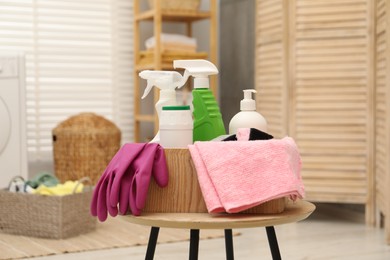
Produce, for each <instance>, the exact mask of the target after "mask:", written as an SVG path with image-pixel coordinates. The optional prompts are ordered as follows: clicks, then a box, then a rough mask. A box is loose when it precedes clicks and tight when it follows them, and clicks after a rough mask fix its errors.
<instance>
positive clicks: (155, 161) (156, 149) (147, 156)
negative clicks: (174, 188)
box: [129, 144, 168, 216]
mask: <svg viewBox="0 0 390 260" xmlns="http://www.w3.org/2000/svg"><path fill="white" fill-rule="evenodd" d="M133 166H134V167H135V169H136V171H135V175H134V178H133V181H132V185H131V190H130V198H129V199H130V209H131V212H132V214H133V215H136V216H138V215H140V214H141V210H142V209H143V208H144V207H145V203H146V199H147V194H148V190H149V184H150V179H151V176H152V175H153V177H154V179H155V181H156V183H157V185H159V186H160V187H165V186H166V185H167V184H168V168H167V164H166V160H165V154H164V149H163V148H162V147H161V146H160V145H159V144H148V145H147V146H146V147H145V149H144V150H143V152H142V156H139V157H138V158H137V159H136V160H135V161H134V164H133Z"/></svg>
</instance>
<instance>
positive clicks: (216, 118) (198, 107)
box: [173, 60, 226, 142]
mask: <svg viewBox="0 0 390 260" xmlns="http://www.w3.org/2000/svg"><path fill="white" fill-rule="evenodd" d="M173 67H174V68H175V69H177V68H182V69H185V71H184V75H183V79H182V81H181V83H180V84H179V86H182V85H184V84H185V83H186V82H187V80H188V78H189V76H192V77H194V89H193V90H192V104H193V107H194V110H193V116H194V130H193V140H194V142H195V141H210V140H212V139H214V138H216V137H218V136H221V135H225V134H226V130H225V126H224V124H223V120H222V115H221V112H220V110H219V106H218V104H217V101H216V100H215V97H214V95H213V93H212V92H211V90H210V83H209V76H210V75H215V74H218V69H217V67H216V66H215V65H214V64H213V63H211V62H209V61H207V60H175V61H173Z"/></svg>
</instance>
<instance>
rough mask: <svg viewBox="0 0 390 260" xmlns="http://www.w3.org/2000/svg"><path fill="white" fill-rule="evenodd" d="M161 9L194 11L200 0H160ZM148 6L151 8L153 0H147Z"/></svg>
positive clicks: (197, 7)
mask: <svg viewBox="0 0 390 260" xmlns="http://www.w3.org/2000/svg"><path fill="white" fill-rule="evenodd" d="M160 5H161V9H162V10H186V11H196V10H198V9H199V6H200V0H160ZM149 6H150V7H151V8H153V6H154V0H149Z"/></svg>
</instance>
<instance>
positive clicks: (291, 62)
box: [255, 0, 375, 223]
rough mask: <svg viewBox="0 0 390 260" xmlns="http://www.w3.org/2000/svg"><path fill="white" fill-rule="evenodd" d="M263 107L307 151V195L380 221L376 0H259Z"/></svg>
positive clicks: (272, 127) (275, 127)
mask: <svg viewBox="0 0 390 260" xmlns="http://www.w3.org/2000/svg"><path fill="white" fill-rule="evenodd" d="M256 15H257V22H256V26H257V28H256V69H255V72H256V88H257V90H258V95H257V97H258V98H257V101H258V104H257V106H258V109H259V111H260V112H261V113H262V114H263V115H264V116H265V117H266V119H267V120H268V123H269V131H270V133H271V134H273V135H275V136H276V137H281V136H283V135H286V134H288V135H290V136H292V137H293V138H294V139H295V140H296V142H297V144H298V146H299V149H300V152H301V156H302V160H303V169H302V174H303V178H304V183H305V186H306V192H307V199H308V200H311V201H319V202H337V203H357V204H364V205H365V206H366V210H367V214H366V220H367V222H368V223H373V222H374V220H375V218H374V175H373V163H374V161H373V147H374V146H373V142H374V127H373V126H374V120H373V106H374V101H373V96H374V55H373V52H374V51H373V50H374V37H373V35H374V34H373V33H372V30H373V17H374V2H373V1H370V0H316V1H313V0H258V1H257V7H256Z"/></svg>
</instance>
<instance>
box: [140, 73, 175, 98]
mask: <svg viewBox="0 0 390 260" xmlns="http://www.w3.org/2000/svg"><path fill="white" fill-rule="evenodd" d="M139 76H140V77H141V78H143V79H146V80H147V85H146V88H145V91H144V94H143V95H142V97H141V98H142V99H144V98H145V97H146V96H147V95H148V94H149V92H150V91H151V90H152V88H153V87H154V86H155V87H157V88H159V89H160V90H162V91H163V90H175V88H177V87H181V86H179V83H180V82H181V80H182V76H181V74H180V73H179V72H177V71H161V70H144V71H141V72H140V73H139Z"/></svg>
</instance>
